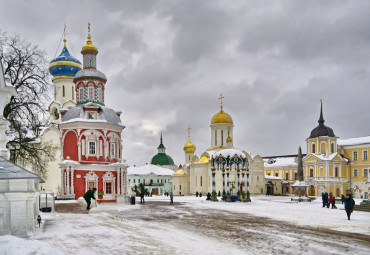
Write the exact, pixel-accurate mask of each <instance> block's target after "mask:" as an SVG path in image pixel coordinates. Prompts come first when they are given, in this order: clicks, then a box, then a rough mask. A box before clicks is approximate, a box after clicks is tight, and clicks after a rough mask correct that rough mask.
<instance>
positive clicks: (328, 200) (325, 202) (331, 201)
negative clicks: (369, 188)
mask: <svg viewBox="0 0 370 255" xmlns="http://www.w3.org/2000/svg"><path fill="white" fill-rule="evenodd" d="M321 198H322V207H327V208H329V207H330V205H331V208H332V209H337V207H336V206H335V197H334V196H333V194H332V193H330V196H329V195H328V193H327V192H325V193H322V194H321ZM341 199H342V204H343V203H344V209H345V210H346V213H347V218H348V220H350V219H351V214H352V212H353V209H354V208H355V200H353V198H352V196H351V194H347V197H344V195H342V198H341Z"/></svg>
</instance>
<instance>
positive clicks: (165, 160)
mask: <svg viewBox="0 0 370 255" xmlns="http://www.w3.org/2000/svg"><path fill="white" fill-rule="evenodd" d="M151 164H153V165H160V166H174V165H175V163H174V162H173V159H172V158H171V157H170V156H169V155H167V154H165V153H157V155H155V156H154V157H153V158H152V161H151Z"/></svg>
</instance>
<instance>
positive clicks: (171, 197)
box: [170, 192, 173, 204]
mask: <svg viewBox="0 0 370 255" xmlns="http://www.w3.org/2000/svg"><path fill="white" fill-rule="evenodd" d="M170 199H171V204H173V193H172V192H170Z"/></svg>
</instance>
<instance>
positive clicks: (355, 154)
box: [353, 151, 358, 161]
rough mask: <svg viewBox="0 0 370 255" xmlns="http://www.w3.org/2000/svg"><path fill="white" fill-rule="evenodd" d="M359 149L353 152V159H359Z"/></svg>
mask: <svg viewBox="0 0 370 255" xmlns="http://www.w3.org/2000/svg"><path fill="white" fill-rule="evenodd" d="M357 154H358V153H357V151H354V152H353V161H356V160H357Z"/></svg>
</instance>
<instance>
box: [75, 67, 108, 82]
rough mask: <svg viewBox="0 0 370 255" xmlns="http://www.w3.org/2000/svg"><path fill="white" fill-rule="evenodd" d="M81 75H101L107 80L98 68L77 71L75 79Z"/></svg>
mask: <svg viewBox="0 0 370 255" xmlns="http://www.w3.org/2000/svg"><path fill="white" fill-rule="evenodd" d="M81 77H99V78H102V79H103V80H107V77H106V76H105V74H103V73H102V72H100V71H99V70H97V69H82V70H80V71H78V72H77V73H76V75H75V79H76V78H81Z"/></svg>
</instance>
